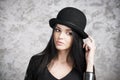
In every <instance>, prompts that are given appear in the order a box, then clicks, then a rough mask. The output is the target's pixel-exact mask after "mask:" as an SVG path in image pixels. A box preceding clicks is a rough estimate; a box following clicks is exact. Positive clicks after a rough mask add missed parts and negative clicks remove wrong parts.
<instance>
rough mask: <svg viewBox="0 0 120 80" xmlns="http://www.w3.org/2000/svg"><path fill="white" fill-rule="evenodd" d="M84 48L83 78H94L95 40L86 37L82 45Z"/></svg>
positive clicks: (92, 79)
mask: <svg viewBox="0 0 120 80" xmlns="http://www.w3.org/2000/svg"><path fill="white" fill-rule="evenodd" d="M83 48H85V50H86V55H85V56H86V57H85V58H86V64H87V68H86V72H85V73H84V80H95V75H94V69H93V68H94V55H95V49H96V47H95V42H94V40H93V38H92V37H90V36H89V37H88V38H87V39H86V41H85V43H84V45H83Z"/></svg>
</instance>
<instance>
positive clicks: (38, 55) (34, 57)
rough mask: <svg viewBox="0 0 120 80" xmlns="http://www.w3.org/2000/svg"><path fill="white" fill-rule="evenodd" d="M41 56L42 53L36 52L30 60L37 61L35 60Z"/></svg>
mask: <svg viewBox="0 0 120 80" xmlns="http://www.w3.org/2000/svg"><path fill="white" fill-rule="evenodd" d="M42 57H43V54H41V53H38V54H35V55H33V56H32V57H31V59H30V60H31V61H37V60H41V59H42Z"/></svg>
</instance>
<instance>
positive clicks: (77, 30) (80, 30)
mask: <svg viewBox="0 0 120 80" xmlns="http://www.w3.org/2000/svg"><path fill="white" fill-rule="evenodd" d="M56 24H62V25H65V26H68V27H70V28H71V29H72V30H73V31H75V32H77V33H78V34H79V35H80V36H81V37H82V38H83V39H85V38H87V37H88V35H87V33H86V32H84V31H83V30H82V29H81V28H80V27H77V26H76V25H74V24H72V23H70V22H66V21H61V20H58V19H56V18H52V19H50V20H49V25H50V27H51V28H53V29H54V28H55V26H56Z"/></svg>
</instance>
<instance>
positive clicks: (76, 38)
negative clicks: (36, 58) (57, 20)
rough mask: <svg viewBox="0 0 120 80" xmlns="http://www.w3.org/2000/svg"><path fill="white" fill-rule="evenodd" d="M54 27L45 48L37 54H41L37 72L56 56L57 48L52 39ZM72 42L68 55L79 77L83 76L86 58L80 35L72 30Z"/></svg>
mask: <svg viewBox="0 0 120 80" xmlns="http://www.w3.org/2000/svg"><path fill="white" fill-rule="evenodd" d="M53 34H54V29H53V31H52V35H51V38H50V40H49V42H48V44H47V46H46V48H45V49H44V50H43V51H42V52H41V53H39V54H38V55H42V56H41V59H40V60H41V61H40V64H39V68H38V74H39V73H42V71H44V69H45V68H46V66H47V65H48V64H49V63H50V62H51V60H52V59H53V58H54V57H55V56H57V55H58V54H57V49H56V47H55V44H54V39H53ZM72 36H73V43H72V46H71V50H70V53H69V55H70V56H71V58H72V59H73V62H74V67H75V68H76V70H78V71H79V72H80V74H81V77H83V74H84V72H85V71H86V60H85V49H84V48H83V44H84V42H83V39H82V38H81V37H80V35H79V34H78V33H76V32H74V31H73V34H72Z"/></svg>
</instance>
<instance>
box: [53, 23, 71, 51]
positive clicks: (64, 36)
mask: <svg viewBox="0 0 120 80" xmlns="http://www.w3.org/2000/svg"><path fill="white" fill-rule="evenodd" d="M72 34H73V33H72V30H71V28H69V27H67V26H65V25H61V24H57V25H56V27H55V29H54V34H53V37H54V43H55V46H56V48H57V49H58V50H69V49H70V47H71V45H72V41H73V36H72Z"/></svg>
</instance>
